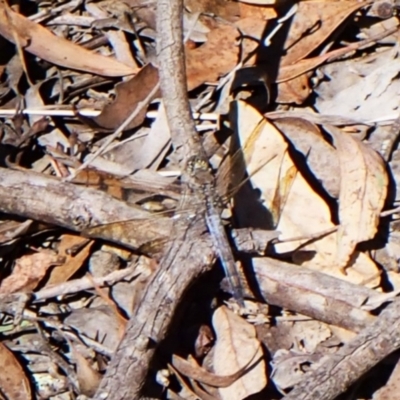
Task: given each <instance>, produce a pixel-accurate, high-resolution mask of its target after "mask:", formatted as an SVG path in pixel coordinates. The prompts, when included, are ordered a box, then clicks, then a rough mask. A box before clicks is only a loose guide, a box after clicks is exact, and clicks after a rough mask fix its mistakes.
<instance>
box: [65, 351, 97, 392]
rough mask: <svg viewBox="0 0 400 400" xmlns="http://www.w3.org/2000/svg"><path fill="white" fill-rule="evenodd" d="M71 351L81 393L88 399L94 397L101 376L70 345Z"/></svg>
mask: <svg viewBox="0 0 400 400" xmlns="http://www.w3.org/2000/svg"><path fill="white" fill-rule="evenodd" d="M71 350H72V354H73V358H74V361H75V364H76V375H77V377H78V381H79V388H80V390H81V393H82V394H84V395H85V396H89V397H91V396H94V395H95V393H96V390H97V388H98V387H99V384H100V381H101V377H102V376H101V374H100V373H99V372H98V371H96V370H95V369H94V368H93V366H92V365H91V364H90V363H89V361H88V360H86V358H85V357H84V356H83V355H82V354H81V353H79V351H78V350H76V349H75V348H74V347H73V345H71Z"/></svg>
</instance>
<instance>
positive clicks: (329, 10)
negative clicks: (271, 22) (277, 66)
mask: <svg viewBox="0 0 400 400" xmlns="http://www.w3.org/2000/svg"><path fill="white" fill-rule="evenodd" d="M370 3H371V1H363V2H360V1H358V0H347V1H325V0H321V1H302V2H299V3H298V9H297V11H296V14H295V15H294V17H293V21H292V23H291V24H290V29H289V32H288V33H287V34H286V38H287V39H286V42H285V46H284V48H285V50H286V51H287V54H286V55H285V56H284V57H283V58H282V61H281V66H285V65H289V64H293V63H295V62H297V61H300V60H302V59H303V58H305V57H307V56H308V55H309V54H310V53H311V52H313V51H314V50H315V49H316V48H317V47H318V46H319V45H320V44H321V43H322V42H324V41H325V40H326V39H327V37H328V36H329V35H330V34H331V33H332V32H333V31H334V30H335V29H336V28H337V27H338V26H339V25H340V24H341V23H342V22H343V21H344V20H345V19H346V18H347V17H349V15H351V14H352V13H353V12H354V11H357V10H358V9H360V8H361V7H365V6H366V5H368V4H370Z"/></svg>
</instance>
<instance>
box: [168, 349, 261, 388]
mask: <svg viewBox="0 0 400 400" xmlns="http://www.w3.org/2000/svg"><path fill="white" fill-rule="evenodd" d="M247 361H248V362H247V363H246V364H245V365H244V366H242V367H241V368H240V369H239V370H237V371H236V372H234V373H232V374H230V375H216V374H213V373H212V372H209V371H207V370H206V369H204V368H202V367H200V365H198V364H197V363H196V361H195V360H194V359H192V360H191V362H190V361H187V360H185V359H184V358H182V357H179V356H177V355H176V354H174V355H173V356H172V365H173V366H174V368H176V370H177V371H179V373H181V374H182V375H184V376H186V377H188V378H191V379H194V380H196V381H197V382H200V383H204V384H206V385H209V386H213V387H219V388H224V387H227V386H230V385H232V383H233V382H235V381H237V380H238V379H239V378H240V377H241V376H242V375H244V374H245V373H246V370H247V369H248V368H249V367H250V365H251V363H252V361H255V362H257V361H259V360H257V359H256V358H255V357H254V354H253V355H250V357H249V359H248V360H247ZM249 369H250V368H249Z"/></svg>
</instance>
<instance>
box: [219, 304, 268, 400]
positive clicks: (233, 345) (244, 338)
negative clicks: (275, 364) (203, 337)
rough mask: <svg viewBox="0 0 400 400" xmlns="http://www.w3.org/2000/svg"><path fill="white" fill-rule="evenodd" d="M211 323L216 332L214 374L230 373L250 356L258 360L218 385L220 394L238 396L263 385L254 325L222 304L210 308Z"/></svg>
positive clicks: (231, 398)
mask: <svg viewBox="0 0 400 400" xmlns="http://www.w3.org/2000/svg"><path fill="white" fill-rule="evenodd" d="M213 327H214V330H215V333H216V336H217V341H216V344H215V351H214V370H215V372H216V373H217V374H230V373H233V372H234V371H237V370H238V369H239V368H243V367H244V366H245V365H246V364H247V363H248V362H249V359H251V358H253V357H254V359H255V360H260V362H258V363H257V364H256V365H255V366H254V367H253V368H252V369H250V371H248V372H247V373H246V374H244V375H243V376H242V377H240V378H239V379H238V380H236V381H235V382H234V383H232V385H230V386H228V387H226V388H219V393H220V395H221V398H222V399H223V400H224V399H226V400H228V399H229V400H235V399H238V400H242V399H244V398H246V397H248V396H250V395H252V394H255V393H258V392H260V391H261V390H262V389H264V387H265V386H266V385H267V373H266V365H265V361H264V356H263V352H262V349H261V345H260V342H259V341H258V339H257V337H256V330H255V328H254V326H252V325H250V324H249V323H248V322H247V321H245V320H244V319H243V318H241V317H239V316H238V315H236V314H235V313H233V312H232V311H230V310H229V309H228V308H227V307H225V306H222V307H219V308H218V309H217V310H216V311H215V312H214V315H213ZM254 354H256V355H255V356H254Z"/></svg>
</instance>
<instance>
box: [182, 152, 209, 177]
mask: <svg viewBox="0 0 400 400" xmlns="http://www.w3.org/2000/svg"><path fill="white" fill-rule="evenodd" d="M187 170H188V172H189V174H190V175H196V174H197V173H198V172H202V171H209V166H208V162H207V160H205V159H204V158H200V157H197V156H192V157H190V158H189V160H188V162H187Z"/></svg>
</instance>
